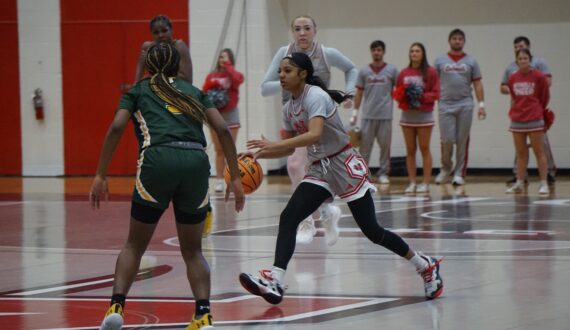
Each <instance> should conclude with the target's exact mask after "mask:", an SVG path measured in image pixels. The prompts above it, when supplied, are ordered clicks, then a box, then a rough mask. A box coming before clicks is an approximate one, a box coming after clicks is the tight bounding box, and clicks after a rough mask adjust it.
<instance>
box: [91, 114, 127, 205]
mask: <svg viewBox="0 0 570 330" xmlns="http://www.w3.org/2000/svg"><path fill="white" fill-rule="evenodd" d="M130 117H131V114H130V112H129V111H128V110H126V109H119V110H118V111H117V113H116V114H115V119H113V122H112V123H111V126H109V129H108V130H107V134H106V135H105V140H104V141H103V149H102V150H101V156H99V164H98V165H97V172H96V173H95V178H94V179H93V183H92V184H91V191H90V193H89V201H90V202H91V207H92V208H99V202H100V198H101V197H102V196H105V197H106V196H107V168H108V167H109V163H110V162H111V158H112V157H113V153H114V152H115V149H116V148H117V145H118V144H119V141H120V140H121V136H122V135H123V132H124V131H125V127H126V126H127V123H128V122H129V119H130Z"/></svg>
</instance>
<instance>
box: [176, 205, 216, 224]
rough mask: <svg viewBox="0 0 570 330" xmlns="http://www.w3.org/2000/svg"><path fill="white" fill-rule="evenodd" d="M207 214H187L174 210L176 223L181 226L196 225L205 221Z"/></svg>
mask: <svg viewBox="0 0 570 330" xmlns="http://www.w3.org/2000/svg"><path fill="white" fill-rule="evenodd" d="M207 214H208V212H207V211H206V212H203V213H188V212H184V211H182V210H179V209H177V208H174V217H175V218H176V222H177V223H180V224H183V225H197V224H199V223H200V222H202V221H204V220H205V219H206V215H207Z"/></svg>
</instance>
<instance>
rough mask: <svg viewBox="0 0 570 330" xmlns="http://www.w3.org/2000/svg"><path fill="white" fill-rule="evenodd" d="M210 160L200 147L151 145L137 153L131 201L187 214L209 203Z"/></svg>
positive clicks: (201, 209)
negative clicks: (198, 148)
mask: <svg viewBox="0 0 570 330" xmlns="http://www.w3.org/2000/svg"><path fill="white" fill-rule="evenodd" d="M209 177H210V161H209V160H208V155H207V154H206V153H205V152H204V151H203V150H196V149H180V148H173V147H167V146H153V147H150V148H148V149H145V150H143V151H142V152H141V154H140V155H139V160H138V162H137V176H136V182H135V189H134V192H133V198H132V200H133V202H137V203H141V204H144V205H148V206H150V207H154V208H158V209H163V210H164V209H167V208H168V204H169V203H170V201H172V203H173V205H174V208H175V209H177V210H180V211H183V212H186V213H190V214H199V213H204V212H206V211H207V210H208V208H209V206H210V195H209V194H208V179H209Z"/></svg>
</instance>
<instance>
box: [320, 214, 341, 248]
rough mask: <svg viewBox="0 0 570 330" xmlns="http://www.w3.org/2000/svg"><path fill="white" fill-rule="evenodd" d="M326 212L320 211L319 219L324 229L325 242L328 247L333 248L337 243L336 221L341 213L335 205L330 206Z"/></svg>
mask: <svg viewBox="0 0 570 330" xmlns="http://www.w3.org/2000/svg"><path fill="white" fill-rule="evenodd" d="M324 209H328V210H327V211H323V210H321V219H322V220H323V226H324V227H325V240H326V242H327V245H328V246H333V245H335V244H336V242H337V241H338V235H339V230H338V220H339V219H340V216H341V214H342V212H341V211H340V208H339V207H338V206H336V205H330V206H329V207H327V208H324Z"/></svg>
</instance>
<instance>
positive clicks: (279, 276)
mask: <svg viewBox="0 0 570 330" xmlns="http://www.w3.org/2000/svg"><path fill="white" fill-rule="evenodd" d="M271 276H272V277H273V279H274V280H275V281H277V283H279V284H281V283H283V277H285V270H284V269H281V268H279V267H275V266H273V267H272V268H271Z"/></svg>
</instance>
